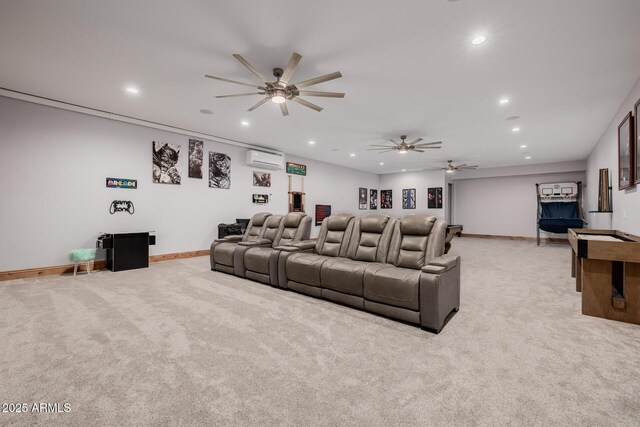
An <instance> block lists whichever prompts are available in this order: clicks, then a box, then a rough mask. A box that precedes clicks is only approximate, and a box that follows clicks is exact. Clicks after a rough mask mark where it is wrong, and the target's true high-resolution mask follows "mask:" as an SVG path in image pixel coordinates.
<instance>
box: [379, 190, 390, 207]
mask: <svg viewBox="0 0 640 427" xmlns="http://www.w3.org/2000/svg"><path fill="white" fill-rule="evenodd" d="M380 209H393V190H380Z"/></svg>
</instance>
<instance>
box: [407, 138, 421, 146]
mask: <svg viewBox="0 0 640 427" xmlns="http://www.w3.org/2000/svg"><path fill="white" fill-rule="evenodd" d="M420 141H422V138H418V139H414V140H413V141H411V142H407V145H416V143H418V142H420Z"/></svg>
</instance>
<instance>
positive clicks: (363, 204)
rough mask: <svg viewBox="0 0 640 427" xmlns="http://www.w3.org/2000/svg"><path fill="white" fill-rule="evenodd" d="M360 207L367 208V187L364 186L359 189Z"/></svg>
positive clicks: (361, 208)
mask: <svg viewBox="0 0 640 427" xmlns="http://www.w3.org/2000/svg"><path fill="white" fill-rule="evenodd" d="M358 209H360V210H365V209H367V189H366V188H364V187H360V188H359V189H358Z"/></svg>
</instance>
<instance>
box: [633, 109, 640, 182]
mask: <svg viewBox="0 0 640 427" xmlns="http://www.w3.org/2000/svg"><path fill="white" fill-rule="evenodd" d="M639 109H640V99H639V100H638V102H636V105H635V107H633V110H634V111H633V115H634V116H635V124H636V125H635V129H634V131H635V132H634V135H633V136H634V140H635V144H634V147H633V158H634V169H635V172H636V175H635V176H636V180H635V184H636V185H640V129H638V113H639V112H640V111H638V110H639Z"/></svg>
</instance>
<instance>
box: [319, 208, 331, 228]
mask: <svg viewBox="0 0 640 427" xmlns="http://www.w3.org/2000/svg"><path fill="white" fill-rule="evenodd" d="M328 216H331V205H316V226H318V225H322V221H324V219H325V218H326V217H328Z"/></svg>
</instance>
